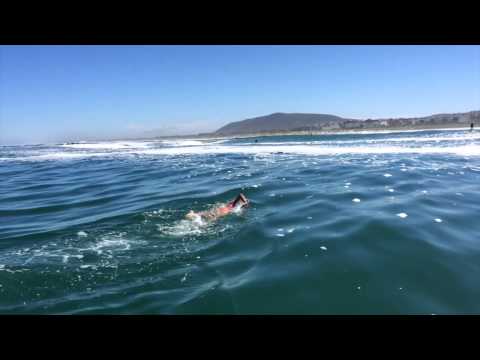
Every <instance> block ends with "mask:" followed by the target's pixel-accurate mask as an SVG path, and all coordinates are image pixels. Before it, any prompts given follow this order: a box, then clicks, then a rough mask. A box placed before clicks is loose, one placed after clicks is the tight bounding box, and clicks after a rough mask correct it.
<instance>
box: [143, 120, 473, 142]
mask: <svg viewBox="0 0 480 360" xmlns="http://www.w3.org/2000/svg"><path fill="white" fill-rule="evenodd" d="M435 130H445V131H447V130H458V131H461V130H464V131H470V125H468V126H465V127H458V124H455V125H451V126H431V127H425V126H423V127H418V128H417V127H412V126H405V127H390V128H371V129H343V130H339V129H329V130H322V131H311V132H310V131H285V132H265V133H252V134H238V135H224V136H221V135H217V136H208V135H203V136H201V135H190V136H175V137H173V136H172V137H161V138H160V137H157V138H155V139H157V140H169V139H170V140H175V139H179V140H180V139H182V140H187V139H192V140H228V139H244V138H252V137H269V136H272V137H273V136H318V135H349V134H382V133H399V132H417V131H435ZM474 130H475V129H474ZM212 135H213V134H212ZM145 140H148V139H145Z"/></svg>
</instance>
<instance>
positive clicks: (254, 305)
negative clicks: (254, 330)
mask: <svg viewBox="0 0 480 360" xmlns="http://www.w3.org/2000/svg"><path fill="white" fill-rule="evenodd" d="M0 179H1V182H0V313H2V314H20V313H22V314H23V313H27V314H37V313H44V314H45V313H46V314H478V313H480V286H479V285H478V284H479V279H480V191H479V190H480V187H479V184H480V133H479V132H472V133H470V132H468V131H464V130H437V131H410V132H384V133H356V134H337V135H318V136H317V135H316V136H278V137H274V136H272V137H258V138H243V139H223V140H218V139H217V140H198V139H195V140H177V141H173V140H171V141H166V140H155V141H154V140H149V141H109V142H82V143H76V144H55V145H52V144H50V145H43V144H37V145H28V146H1V147H0ZM239 192H243V193H244V194H245V195H246V196H247V197H248V198H249V199H250V200H251V206H250V207H249V208H248V209H246V210H244V211H243V212H241V213H236V214H232V215H231V216H228V217H225V218H222V219H220V220H218V221H217V222H214V223H207V224H198V223H195V222H191V221H188V220H185V219H184V215H185V214H186V213H187V212H188V211H189V210H190V209H193V210H205V209H208V208H210V207H212V206H214V205H215V204H218V203H222V202H226V201H228V200H230V199H232V198H234V197H235V196H236V195H237V194H238V193H239Z"/></svg>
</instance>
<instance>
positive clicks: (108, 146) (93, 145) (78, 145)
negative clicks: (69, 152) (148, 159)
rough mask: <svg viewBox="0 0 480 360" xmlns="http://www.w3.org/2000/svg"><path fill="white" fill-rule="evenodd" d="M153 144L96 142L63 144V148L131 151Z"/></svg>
mask: <svg viewBox="0 0 480 360" xmlns="http://www.w3.org/2000/svg"><path fill="white" fill-rule="evenodd" d="M152 143H153V142H152V141H149V142H145V141H109V142H94V143H83V142H82V143H75V144H62V145H60V146H62V147H68V148H73V149H106V150H117V149H131V148H148V147H149V146H151V144H152Z"/></svg>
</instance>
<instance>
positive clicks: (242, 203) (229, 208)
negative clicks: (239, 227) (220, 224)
mask: <svg viewBox="0 0 480 360" xmlns="http://www.w3.org/2000/svg"><path fill="white" fill-rule="evenodd" d="M248 204H249V201H248V199H247V198H246V197H245V195H243V194H242V193H240V194H239V195H238V196H237V197H236V198H235V199H234V200H232V201H230V202H229V203H227V204H225V205H220V206H217V207H215V208H213V209H211V210H207V211H201V212H195V211H193V210H190V211H189V213H188V214H187V215H185V218H187V219H188V220H192V221H199V222H201V221H202V219H204V220H206V221H214V220H217V219H218V218H219V217H222V216H226V215H228V214H230V213H231V212H233V211H234V210H235V209H237V208H239V209H243V208H245V207H247V206H248Z"/></svg>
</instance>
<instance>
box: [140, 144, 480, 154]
mask: <svg viewBox="0 0 480 360" xmlns="http://www.w3.org/2000/svg"><path fill="white" fill-rule="evenodd" d="M136 153H139V154H145V155H195V154H197V155H200V154H275V153H285V154H300V155H342V154H455V155H463V156H468V155H480V146H479V145H461V146H448V147H447V146H445V147H440V146H436V147H433V146H431V147H402V146H348V147H347V146H338V147H336V146H328V147H327V146H311V145H310V146H309V145H279V146H261V145H256V146H238V145H236V146H235V145H232V146H202V147H194V148H192V147H176V148H165V149H150V150H143V151H139V152H136Z"/></svg>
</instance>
